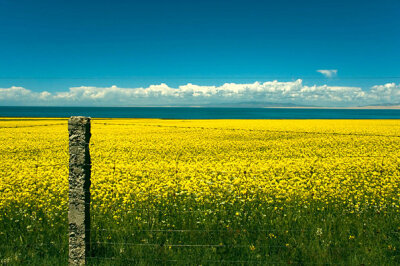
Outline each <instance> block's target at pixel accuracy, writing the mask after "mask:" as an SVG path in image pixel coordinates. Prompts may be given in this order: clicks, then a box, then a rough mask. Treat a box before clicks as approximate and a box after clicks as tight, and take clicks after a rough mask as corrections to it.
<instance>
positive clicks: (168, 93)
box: [0, 79, 400, 106]
mask: <svg viewBox="0 0 400 266" xmlns="http://www.w3.org/2000/svg"><path fill="white" fill-rule="evenodd" d="M240 102H266V103H267V102H272V103H294V104H303V105H316V106H357V105H368V104H379V103H399V102H400V84H395V83H387V84H384V85H376V86H373V87H372V88H370V90H363V89H362V88H360V87H345V86H328V85H322V86H317V85H314V86H306V85H304V84H303V81H302V80H301V79H298V80H296V81H291V82H279V81H276V80H275V81H268V82H264V83H260V82H254V83H248V84H238V83H225V84H223V85H221V86H200V85H195V84H191V83H188V84H186V85H181V86H179V87H177V88H172V87H169V86H168V85H167V84H164V83H162V84H159V85H151V86H149V87H147V88H142V87H139V88H120V87H117V86H111V87H91V86H80V87H72V88H69V90H68V91H64V92H56V93H50V92H48V91H43V92H33V91H31V90H29V89H25V88H23V87H10V88H0V105H60V106H160V105H161V106H162V105H164V106H165V105H178V106H179V105H203V104H221V103H240Z"/></svg>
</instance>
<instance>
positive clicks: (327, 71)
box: [317, 69, 337, 78]
mask: <svg viewBox="0 0 400 266" xmlns="http://www.w3.org/2000/svg"><path fill="white" fill-rule="evenodd" d="M317 72H318V73H321V74H322V75H324V76H325V77H327V78H333V77H336V76H337V69H319V70H317Z"/></svg>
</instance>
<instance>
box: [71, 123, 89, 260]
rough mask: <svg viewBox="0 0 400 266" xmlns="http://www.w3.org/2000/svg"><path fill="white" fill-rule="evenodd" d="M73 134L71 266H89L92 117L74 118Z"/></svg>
mask: <svg viewBox="0 0 400 266" xmlns="http://www.w3.org/2000/svg"><path fill="white" fill-rule="evenodd" d="M68 132H69V210H68V224H69V259H68V262H69V265H85V264H86V258H87V257H88V256H89V251H90V172H91V160H90V152H89V140H90V136H91V133H90V118H88V117H83V116H72V117H71V118H70V119H69V120H68Z"/></svg>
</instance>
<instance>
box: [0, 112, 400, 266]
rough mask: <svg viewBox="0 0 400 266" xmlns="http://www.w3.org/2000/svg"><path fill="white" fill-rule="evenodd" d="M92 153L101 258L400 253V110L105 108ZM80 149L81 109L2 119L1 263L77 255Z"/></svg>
mask: <svg viewBox="0 0 400 266" xmlns="http://www.w3.org/2000/svg"><path fill="white" fill-rule="evenodd" d="M90 152H91V156H92V178H91V180H92V185H91V198H92V203H91V206H92V207H91V224H92V235H91V242H92V250H91V254H93V256H94V257H93V258H92V259H93V260H94V261H92V262H91V263H93V264H95V265H98V264H102V265H126V264H127V261H125V260H126V259H128V260H131V263H133V262H132V259H133V258H135V259H136V261H135V263H138V264H139V265H149V264H156V263H159V262H160V261H163V262H164V263H165V264H166V265H169V263H168V261H171V262H174V263H177V264H179V262H181V263H182V264H185V263H189V264H191V263H194V262H195V261H198V264H205V265H207V264H210V265H220V262H221V261H223V262H225V263H229V261H231V262H232V263H233V262H235V263H237V262H239V263H240V262H243V261H245V262H248V261H253V262H257V263H259V264H268V263H272V264H273V262H275V263H277V264H280V263H286V264H287V263H297V264H299V265H308V264H310V265H311V264H313V263H316V264H320V265H323V264H325V263H328V264H330V263H339V264H343V265H349V264H352V265H360V264H368V265H391V264H397V263H400V253H399V250H400V237H399V236H400V219H399V217H400V159H399V158H400V120H159V119H93V120H92V138H91V141H90ZM68 158H69V153H68V130H67V119H29V118H26V119H20V118H18V119H14V118H2V119H1V120H0V264H1V263H11V264H17V265H18V264H21V265H22V264H27V263H29V264H37V265H43V264H54V265H58V264H66V263H67V262H66V259H67V253H68V244H67V243H68V237H67V236H68V233H67V228H68V221H67V211H68ZM10 243H14V244H13V245H11V244H10ZM60 254H61V255H60ZM117 259H118V260H117ZM203 260H205V261H203ZM207 261H208V262H207ZM107 262H108V264H107ZM174 263H173V264H174ZM213 263H214V264H213Z"/></svg>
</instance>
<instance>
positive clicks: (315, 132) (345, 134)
mask: <svg viewBox="0 0 400 266" xmlns="http://www.w3.org/2000/svg"><path fill="white" fill-rule="evenodd" d="M93 124H96V123H93ZM98 124H101V125H111V126H115V125H119V126H145V127H166V128H177V129H202V130H203V129H213V130H229V131H250V132H252V131H255V132H269V133H288V134H318V135H339V136H342V135H344V136H365V137H394V138H400V135H383V134H360V133H344V132H320V131H293V130H268V129H245V128H221V127H220V128H218V127H183V126H166V125H145V124H121V123H118V124H117V123H98Z"/></svg>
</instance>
